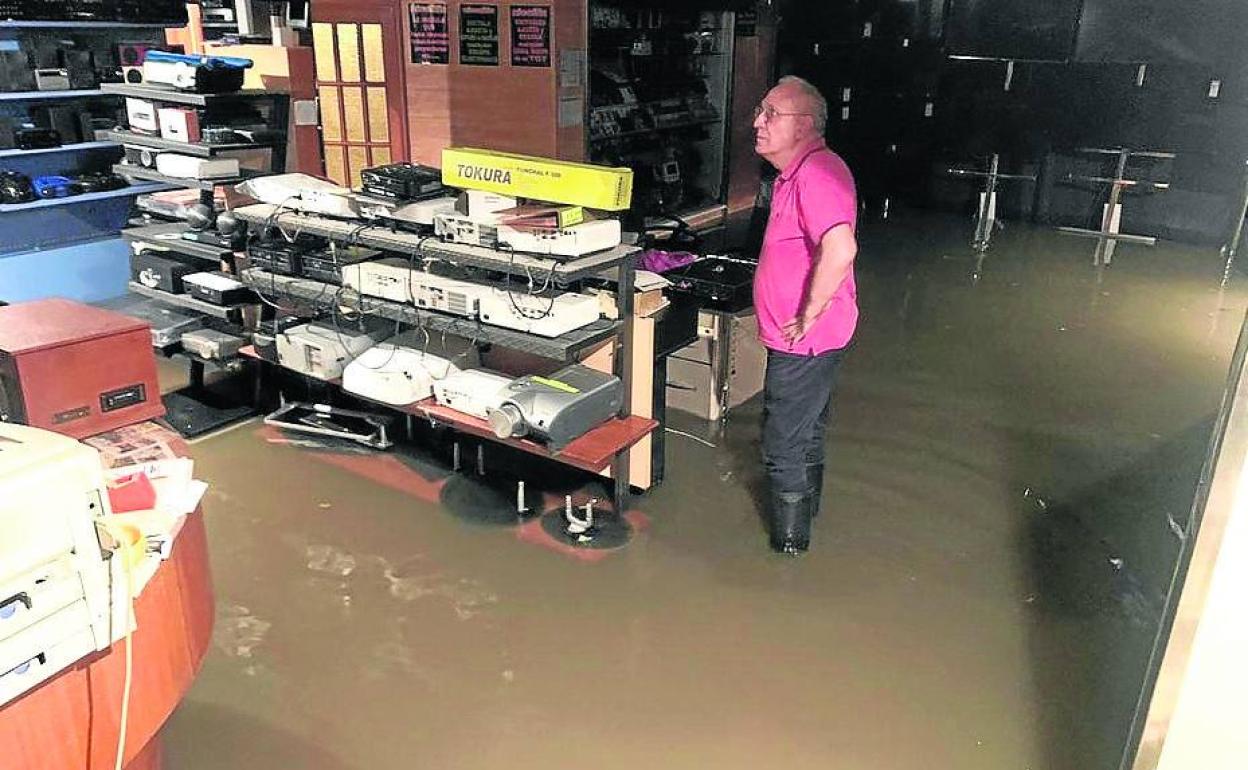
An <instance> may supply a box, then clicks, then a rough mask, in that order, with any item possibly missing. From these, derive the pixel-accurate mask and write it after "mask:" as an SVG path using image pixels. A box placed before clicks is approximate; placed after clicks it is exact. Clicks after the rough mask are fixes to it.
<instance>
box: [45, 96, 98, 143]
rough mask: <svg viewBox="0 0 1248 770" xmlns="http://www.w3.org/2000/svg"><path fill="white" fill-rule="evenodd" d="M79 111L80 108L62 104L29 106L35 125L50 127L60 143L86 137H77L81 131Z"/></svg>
mask: <svg viewBox="0 0 1248 770" xmlns="http://www.w3.org/2000/svg"><path fill="white" fill-rule="evenodd" d="M80 112H81V110H77V109H74V108H73V107H70V106H67V105H64V104H49V105H46V106H39V107H31V108H30V120H31V122H32V123H34V124H35V125H36V126H39V127H41V128H50V129H52V130H53V131H55V132H56V133H57V135H58V136H60V139H61V143H62V144H67V143H71V142H77V141H83V140H86V139H87V138H86V137H82V138H81V139H80V138H79V137H80V134H81V131H82V123H81V121H80V120H79V114H80ZM90 138H91V139H94V138H95V137H94V136H92V137H90Z"/></svg>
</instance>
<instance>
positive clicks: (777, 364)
mask: <svg viewBox="0 0 1248 770" xmlns="http://www.w3.org/2000/svg"><path fill="white" fill-rule="evenodd" d="M827 114H828V107H827V102H826V101H825V100H824V98H823V96H822V95H821V94H820V93H819V91H818V90H817V89H816V88H815V87H814V86H812V85H811V84H810V83H808V82H806V81H805V80H802V79H800V78H796V77H786V78H781V80H780V82H779V83H778V84H777V85H776V86H775V88H772V89H771V90H770V91H769V92H768V93H767V95H766V96H765V97H764V98H763V100H762V102H761V103H760V104H759V105H758V107H756V108H755V110H754V132H755V140H754V149H755V151H756V152H757V153H758V154H759V155H761V156H762V157H763V158H765V159H766V160H767V161H768V162H769V163H770V164H771V165H773V166H775V168H776V170H777V171H778V172H779V176H777V177H776V181H775V186H774V189H773V192H772V200H771V214H770V217H769V218H768V221H767V230H766V233H765V235H764V236H763V246H762V250H761V252H760V255H759V264H758V272H757V274H756V275H755V279H754V305H755V308H756V310H757V313H758V333H759V338H760V340H761V341H762V343H763V345H764V346H765V347H766V348H767V375H766V381H765V385H764V389H763V442H762V443H763V460H764V464H765V466H766V470H767V476H768V483H769V491H768V495H767V506H768V510H767V520H768V523H769V526H770V530H771V547H772V548H773V549H774V550H776V551H777V552H780V553H787V554H794V555H796V554H799V553H801V552H803V551H805V550H807V548H809V546H810V523H811V518H812V517H813V516H815V515H816V514H817V513H818V512H819V507H820V498H821V493H822V487H823V466H824V440H825V434H826V431H827V427H828V420H829V417H830V415H831V412H832V390H833V383H834V381H835V378H836V371H837V369H838V368H839V366H840V363H841V358H842V356H843V354H844V351H845V348H846V346H847V345H848V344H849V342H850V340H851V338H852V337H853V334H854V329H855V327H856V326H857V322H858V303H857V290H856V288H855V286H854V270H853V265H854V257H855V256H856V255H857V252H858V245H857V239H856V238H855V228H856V225H857V220H856V214H857V200H856V194H855V190H854V179H853V176H852V174H851V173H850V171H849V168H848V167H847V166H846V165H845V163H844V161H842V160H841V158H840V157H839V156H837V155H836V153H834V152H832V151H831V150H830V149H828V147H827V145H826V144H824V140H823V130H824V126H825V124H826V122H827Z"/></svg>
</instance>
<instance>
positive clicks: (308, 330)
mask: <svg viewBox="0 0 1248 770" xmlns="http://www.w3.org/2000/svg"><path fill="white" fill-rule="evenodd" d="M391 331H393V329H392V330H391ZM385 338H386V332H385V331H384V330H381V329H378V330H376V331H359V330H357V329H354V328H352V327H350V326H347V325H346V324H343V325H342V326H341V327H335V326H332V325H329V324H319V323H310V324H301V325H299V326H292V327H291V328H289V329H287V330H286V331H284V332H279V333H278V335H277V360H278V362H280V363H281V365H282V366H284V367H286V368H287V369H294V370H295V371H297V372H300V373H302V374H306V375H308V376H310V377H316V378H317V379H321V380H335V379H338V378H339V377H341V376H342V372H343V369H345V368H346V366H347V364H348V363H350V362H351V361H352V360H353V359H354V358H355V357H356V356H358V355H360V354H361V353H363V352H364V351H365V350H368V349H369V348H371V347H372V346H373V345H376V344H377V342H378V341H379V340H382V339H385Z"/></svg>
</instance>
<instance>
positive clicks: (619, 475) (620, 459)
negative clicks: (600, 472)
mask: <svg viewBox="0 0 1248 770" xmlns="http://www.w3.org/2000/svg"><path fill="white" fill-rule="evenodd" d="M628 451H629V450H627V449H625V450H624V451H623V452H618V453H617V454H616V455H615V457H614V458H613V459H612V460H611V481H612V483H613V484H614V490H613V492H612V495H611V500H612V501H613V502H614V503H615V514H616V515H617V516H623V515H624V511H626V510H627V509H628V505H629V502H630V497H631V496H632V490H631V489H630V488H629V483H628V478H629V470H630V469H629V462H628Z"/></svg>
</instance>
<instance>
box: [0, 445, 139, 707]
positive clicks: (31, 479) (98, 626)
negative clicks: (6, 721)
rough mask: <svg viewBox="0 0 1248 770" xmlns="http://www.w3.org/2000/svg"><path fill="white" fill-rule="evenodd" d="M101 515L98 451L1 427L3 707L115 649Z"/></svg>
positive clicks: (104, 505)
mask: <svg viewBox="0 0 1248 770" xmlns="http://www.w3.org/2000/svg"><path fill="white" fill-rule="evenodd" d="M107 515H109V507H108V493H107V490H106V487H105V482H104V474H103V471H102V469H101V465H100V458H99V454H98V453H97V452H96V451H95V450H94V449H92V448H90V447H88V446H86V445H85V444H81V443H79V442H77V441H75V440H73V439H71V438H68V437H66V436H62V435H60V434H57V433H51V432H49V431H45V430H41V429H38V428H31V427H26V426H22V425H12V424H8V423H0V706H2V705H4V704H5V703H7V702H8V701H10V700H12V699H14V698H16V697H17V696H19V695H21V694H22V693H24V692H26V691H27V690H29V689H30V688H32V687H34V686H35V685H37V684H39V683H40V682H43V681H44V680H46V679H48V678H50V677H51V676H53V675H54V674H56V673H57V672H59V671H61V670H62V669H64V668H66V667H67V666H69V665H70V664H72V663H74V662H75V661H77V660H78V659H79V658H82V657H83V656H85V655H88V654H90V653H92V652H95V651H96V650H102V649H104V648H105V647H107V646H108V645H109V644H110V643H111V642H112V641H113V637H114V634H113V627H114V618H113V615H112V612H111V610H112V609H113V606H112V605H113V604H114V602H113V594H112V591H113V580H112V578H111V577H110V563H109V562H108V561H105V558H104V552H103V550H102V549H101V547H100V541H99V538H98V536H97V535H96V521H97V520H98V519H101V518H102V517H105V516H107ZM114 561H115V560H114ZM118 603H119V604H123V606H124V597H123V599H122V600H121V602H118ZM123 617H126V616H123ZM118 631H119V633H118V634H117V636H120V635H121V634H122V633H124V631H125V628H124V626H123V627H119V628H118Z"/></svg>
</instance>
